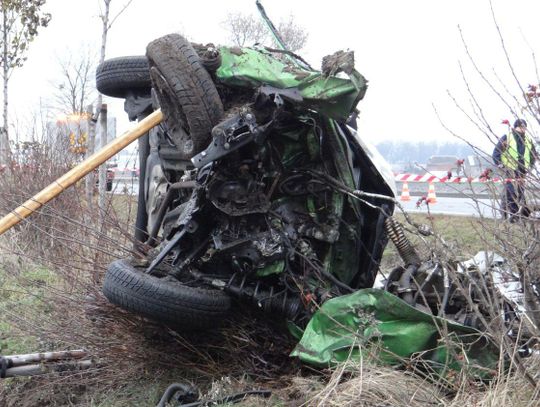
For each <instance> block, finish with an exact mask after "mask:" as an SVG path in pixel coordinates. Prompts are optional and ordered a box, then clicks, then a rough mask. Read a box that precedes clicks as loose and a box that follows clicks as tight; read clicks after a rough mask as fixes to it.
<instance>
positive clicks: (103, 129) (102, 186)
mask: <svg viewBox="0 0 540 407" xmlns="http://www.w3.org/2000/svg"><path fill="white" fill-rule="evenodd" d="M99 130H100V134H101V137H100V148H104V147H105V146H106V145H107V143H108V139H107V105H106V104H105V103H102V104H101V112H100V114H99ZM106 192H107V163H105V164H102V165H100V166H99V200H98V207H99V214H100V220H101V221H102V222H103V218H104V216H105V210H106V208H105V205H106V199H105V198H106Z"/></svg>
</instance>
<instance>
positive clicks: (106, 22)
mask: <svg viewBox="0 0 540 407" xmlns="http://www.w3.org/2000/svg"><path fill="white" fill-rule="evenodd" d="M132 1H133V0H128V1H126V2H125V3H124V4H123V5H122V6H121V7H120V10H119V11H118V12H117V13H116V14H114V15H113V16H112V17H111V14H110V13H111V3H112V0H103V5H102V8H100V18H101V23H102V24H101V27H102V30H101V48H100V54H99V63H100V64H101V63H103V61H105V53H106V49H107V36H108V34H109V30H110V29H111V27H112V26H113V24H114V23H115V21H116V20H117V19H118V17H120V16H121V15H122V13H123V12H124V11H125V10H126V9H127V8H128V7H129V5H130V4H131V3H132ZM102 103H103V98H102V96H101V94H99V95H98V98H97V102H96V108H95V109H93V111H94V113H93V117H92V122H93V123H96V122H97V120H98V118H99V114H100V111H101V105H102ZM89 113H92V112H89ZM92 129H95V126H89V130H88V144H89V145H90V146H95V137H96V134H95V131H92ZM106 144H107V132H106V131H102V132H101V144H100V147H104V146H105V145H106ZM93 150H94V149H92V150H90V148H89V149H88V151H87V154H88V155H91V154H93V153H94V151H93ZM106 177H107V168H106V166H105V165H102V166H101V167H100V172H99V179H100V199H99V202H100V207H103V205H104V204H103V202H104V197H105V184H106ZM93 189H94V175H93V174H92V173H90V174H88V176H87V177H86V198H87V201H88V203H89V205H91V204H92V203H91V202H92V191H93Z"/></svg>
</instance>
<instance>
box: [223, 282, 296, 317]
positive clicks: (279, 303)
mask: <svg viewBox="0 0 540 407" xmlns="http://www.w3.org/2000/svg"><path fill="white" fill-rule="evenodd" d="M237 277H238V273H235V274H233V275H232V277H231V278H230V280H229V282H228V283H227V285H226V286H225V292H227V293H228V294H231V295H233V296H234V297H236V298H238V299H240V300H244V301H245V300H247V301H251V302H252V303H253V304H255V305H256V306H257V307H259V308H260V309H262V310H263V311H264V312H267V313H272V312H277V313H279V314H282V315H284V316H286V317H287V318H289V319H291V320H295V319H296V318H297V317H298V316H299V314H300V312H301V311H302V302H301V300H300V298H299V297H291V295H290V294H289V292H288V291H287V290H286V289H284V290H282V291H279V292H274V287H273V286H270V288H269V289H268V290H267V289H264V287H263V284H262V283H261V282H260V281H257V282H256V283H255V285H254V286H252V285H250V284H249V283H250V282H249V281H247V276H246V275H240V276H239V277H240V278H239V279H238V278H237ZM238 280H239V281H238Z"/></svg>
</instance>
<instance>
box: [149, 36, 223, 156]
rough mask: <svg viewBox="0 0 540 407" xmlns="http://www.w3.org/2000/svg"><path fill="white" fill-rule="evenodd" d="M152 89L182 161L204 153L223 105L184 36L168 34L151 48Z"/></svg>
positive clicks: (153, 42) (151, 44) (208, 76)
mask: <svg viewBox="0 0 540 407" xmlns="http://www.w3.org/2000/svg"><path fill="white" fill-rule="evenodd" d="M146 56H147V58H148V61H149V64H150V77H151V80H152V86H153V87H154V90H155V91H156V95H157V98H158V100H159V103H160V106H161V110H162V111H163V114H164V116H165V123H166V126H167V130H168V131H169V133H170V135H171V137H172V139H173V140H174V142H175V144H176V146H177V148H178V150H179V155H180V156H179V158H181V159H190V158H191V157H193V156H194V155H195V154H198V153H199V152H201V151H202V150H203V149H204V148H206V146H207V145H208V142H209V140H210V137H211V131H212V128H213V127H214V126H215V125H216V124H217V123H219V121H220V120H221V117H222V116H223V104H222V103H221V99H220V97H219V94H218V92H217V90H216V87H215V86H214V83H213V82H212V78H211V77H210V75H209V73H208V72H207V71H206V69H205V68H204V66H203V65H202V63H201V61H200V59H199V56H198V55H197V53H196V52H195V50H194V49H193V46H192V45H191V44H190V43H189V42H188V41H187V40H186V39H185V38H184V37H182V36H181V35H178V34H169V35H166V36H164V37H161V38H158V39H157V40H154V41H152V42H151V43H150V44H148V46H147V48H146Z"/></svg>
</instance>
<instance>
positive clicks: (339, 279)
mask: <svg viewBox="0 0 540 407" xmlns="http://www.w3.org/2000/svg"><path fill="white" fill-rule="evenodd" d="M97 86H98V89H99V90H100V91H101V92H102V93H104V94H106V95H109V96H115V97H123V98H125V100H126V104H125V106H126V111H127V113H128V115H129V116H130V118H131V119H132V120H135V119H140V118H143V117H144V116H145V115H147V114H149V113H150V112H152V111H153V110H154V109H156V108H158V107H160V108H161V109H162V111H163V113H164V116H165V120H164V123H163V124H162V125H161V126H159V127H158V128H155V129H153V130H152V131H151V132H150V134H149V135H148V137H146V138H145V139H143V140H142V141H141V142H140V146H139V153H140V159H141V177H140V178H141V185H140V189H139V208H138V209H139V216H138V218H137V233H136V237H137V239H138V240H139V245H138V247H139V250H140V251H141V252H142V253H143V259H142V260H141V259H138V260H137V261H133V260H129V259H123V260H118V261H116V262H114V263H112V264H111V265H110V267H109V269H108V271H107V274H106V276H105V281H104V286H103V292H104V294H105V296H106V297H107V298H108V299H109V300H110V301H111V302H113V303H115V304H117V305H119V306H121V307H123V308H125V309H127V310H129V311H132V312H135V313H139V314H141V315H144V316H146V317H149V318H152V319H155V320H159V321H162V322H165V323H169V324H173V325H175V326H181V327H183V328H185V329H200V328H208V327H213V326H215V325H216V324H217V323H219V322H220V321H221V320H222V319H223V318H224V317H225V316H226V315H227V313H228V312H229V310H230V307H231V299H233V298H234V299H237V300H239V301H241V302H243V303H246V304H251V305H253V306H255V307H258V308H261V309H262V310H264V311H267V312H270V313H273V314H282V315H283V316H284V317H286V318H287V319H288V320H290V321H293V322H295V323H296V324H297V325H298V326H305V325H306V323H307V321H309V319H310V317H311V315H312V314H313V312H314V311H315V310H316V309H317V308H318V306H319V305H320V304H322V303H324V302H325V301H326V300H328V299H330V298H334V297H339V296H342V295H343V294H347V293H351V292H354V291H356V290H357V289H359V288H364V287H372V286H373V283H374V280H375V276H376V273H377V269H378V265H379V261H380V259H381V256H382V252H383V249H384V247H385V244H386V242H387V237H386V232H385V229H384V221H385V219H386V218H387V217H388V216H389V215H391V214H392V213H393V210H394V202H393V197H394V195H395V186H394V181H393V177H392V173H391V171H390V170H389V168H388V167H387V166H386V165H385V164H384V160H382V158H380V156H379V155H378V154H377V153H376V151H374V150H373V149H372V148H370V147H369V146H368V144H367V143H365V142H364V141H363V140H362V139H361V138H360V137H359V135H358V134H357V132H356V131H355V130H354V127H355V124H356V123H355V119H354V116H355V108H356V105H357V103H358V102H359V101H360V100H361V99H362V98H363V96H364V94H365V92H366V88H367V83H366V80H365V79H364V78H363V77H362V75H360V74H359V73H358V72H357V71H356V70H355V69H354V61H353V55H352V54H351V53H345V52H338V53H336V54H334V55H332V56H330V57H328V58H325V60H324V61H323V69H322V70H321V71H317V70H314V69H312V68H311V67H310V66H309V65H307V63H305V62H304V61H302V60H301V59H299V58H297V57H295V56H291V55H290V54H288V53H286V52H276V51H275V50H269V49H266V48H263V47H261V48H234V47H214V46H213V45H208V46H201V45H197V44H191V43H190V42H188V41H187V40H186V39H184V38H183V37H182V36H180V35H177V34H171V35H167V36H164V37H162V38H159V39H157V40H155V41H153V42H151V43H150V44H149V45H148V47H147V55H146V57H123V58H116V59H111V60H108V61H105V62H104V63H103V64H102V65H101V66H100V67H99V68H98V71H97ZM354 191H362V194H363V195H362V196H361V198H359V197H358V196H355V195H354Z"/></svg>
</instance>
